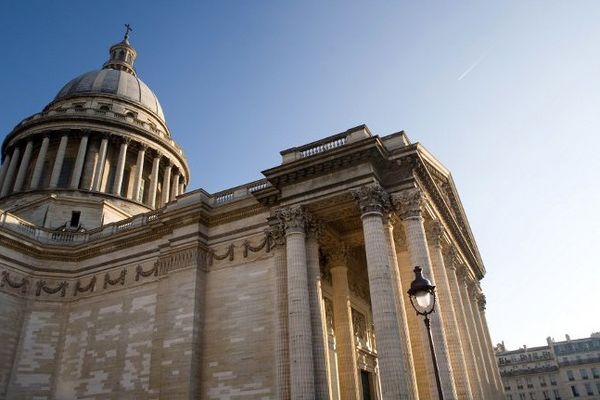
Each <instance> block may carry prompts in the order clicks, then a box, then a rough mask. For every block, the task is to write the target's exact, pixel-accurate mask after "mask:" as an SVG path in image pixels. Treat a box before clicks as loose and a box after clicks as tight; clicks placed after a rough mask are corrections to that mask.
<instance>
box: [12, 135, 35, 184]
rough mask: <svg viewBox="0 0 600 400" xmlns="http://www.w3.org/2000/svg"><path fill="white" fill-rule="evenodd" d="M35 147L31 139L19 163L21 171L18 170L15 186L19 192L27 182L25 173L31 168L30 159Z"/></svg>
mask: <svg viewBox="0 0 600 400" xmlns="http://www.w3.org/2000/svg"><path fill="white" fill-rule="evenodd" d="M32 149H33V142H32V141H31V140H29V141H28V142H27V145H26V146H25V151H24V152H23V158H22V159H21V164H20V165H19V172H17V179H15V186H14V188H13V191H15V192H18V191H20V190H21V189H23V183H24V182H25V175H26V174H27V169H28V168H29V160H31V150H32Z"/></svg>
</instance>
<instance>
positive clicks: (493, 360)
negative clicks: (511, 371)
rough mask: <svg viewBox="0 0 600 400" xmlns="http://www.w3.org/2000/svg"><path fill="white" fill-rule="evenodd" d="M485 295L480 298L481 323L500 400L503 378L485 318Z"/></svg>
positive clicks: (502, 390)
mask: <svg viewBox="0 0 600 400" xmlns="http://www.w3.org/2000/svg"><path fill="white" fill-rule="evenodd" d="M485 305H486V300H485V295H484V294H483V293H481V295H480V297H479V323H480V324H481V329H482V331H483V338H484V342H485V344H484V347H485V351H486V353H487V355H488V363H489V365H490V366H491V375H492V377H493V380H494V388H495V392H496V395H497V396H498V398H499V399H501V398H503V393H504V388H503V385H502V378H501V377H500V370H499V369H498V364H496V357H495V355H494V344H493V343H492V338H491V336H490V330H489V328H488V325H487V320H486V318H485Z"/></svg>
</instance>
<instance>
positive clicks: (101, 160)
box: [92, 136, 108, 192]
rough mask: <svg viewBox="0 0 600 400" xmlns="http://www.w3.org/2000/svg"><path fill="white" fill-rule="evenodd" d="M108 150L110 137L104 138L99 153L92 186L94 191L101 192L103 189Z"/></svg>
mask: <svg viewBox="0 0 600 400" xmlns="http://www.w3.org/2000/svg"><path fill="white" fill-rule="evenodd" d="M107 150H108V137H106V136H105V137H103V138H102V141H101V142H100V151H98V162H97V163H96V168H95V169H96V173H95V174H94V180H93V184H92V190H94V191H96V192H99V191H100V189H101V188H102V176H103V175H104V164H106V152H107Z"/></svg>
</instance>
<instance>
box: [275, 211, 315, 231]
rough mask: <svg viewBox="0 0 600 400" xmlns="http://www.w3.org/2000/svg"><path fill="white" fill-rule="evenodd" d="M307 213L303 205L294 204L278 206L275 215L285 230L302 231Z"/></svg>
mask: <svg viewBox="0 0 600 400" xmlns="http://www.w3.org/2000/svg"><path fill="white" fill-rule="evenodd" d="M308 215H309V214H308V213H307V212H306V210H305V209H304V207H301V206H294V207H286V208H280V209H279V210H277V212H276V214H275V217H276V218H277V219H278V220H279V223H280V224H281V225H282V227H283V229H285V232H286V233H289V232H290V231H297V232H304V230H305V228H306V223H307V219H308V218H309V216H308Z"/></svg>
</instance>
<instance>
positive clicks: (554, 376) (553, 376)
mask: <svg viewBox="0 0 600 400" xmlns="http://www.w3.org/2000/svg"><path fill="white" fill-rule="evenodd" d="M550 384H551V385H552V386H556V375H550Z"/></svg>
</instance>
